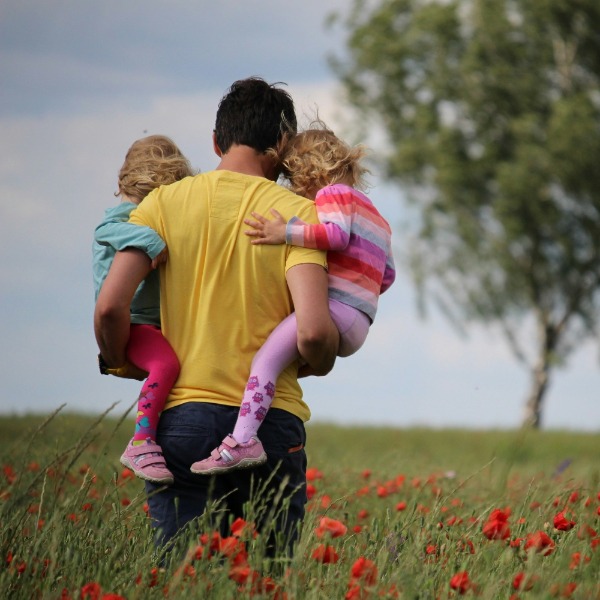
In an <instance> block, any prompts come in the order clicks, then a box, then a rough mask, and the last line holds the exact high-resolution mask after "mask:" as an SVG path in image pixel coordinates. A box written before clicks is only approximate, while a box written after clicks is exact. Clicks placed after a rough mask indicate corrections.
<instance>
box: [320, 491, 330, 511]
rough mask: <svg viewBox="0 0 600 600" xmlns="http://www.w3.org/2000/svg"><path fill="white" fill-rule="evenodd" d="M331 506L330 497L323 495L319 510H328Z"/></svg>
mask: <svg viewBox="0 0 600 600" xmlns="http://www.w3.org/2000/svg"><path fill="white" fill-rule="evenodd" d="M330 506H331V496H330V495H329V494H323V496H322V497H321V508H329V507H330Z"/></svg>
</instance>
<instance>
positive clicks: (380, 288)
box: [191, 121, 395, 475]
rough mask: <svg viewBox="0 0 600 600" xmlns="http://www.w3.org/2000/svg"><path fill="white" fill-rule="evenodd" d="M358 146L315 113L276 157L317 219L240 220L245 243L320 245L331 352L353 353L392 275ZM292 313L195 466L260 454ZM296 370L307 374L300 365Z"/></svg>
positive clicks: (292, 338) (220, 468)
mask: <svg viewBox="0 0 600 600" xmlns="http://www.w3.org/2000/svg"><path fill="white" fill-rule="evenodd" d="M364 154H365V150H364V148H363V147H362V146H356V147H351V146H348V145H347V144H346V143H344V142H343V141H342V140H340V139H339V138H338V137H337V136H336V135H335V134H334V133H333V132H332V131H331V130H329V129H328V128H327V127H326V126H325V125H324V124H323V123H322V122H321V121H317V122H316V123H314V124H313V125H312V126H311V127H310V128H309V129H307V130H306V131H304V132H301V133H299V134H297V135H296V136H295V137H293V138H292V139H291V140H290V141H289V142H288V143H287V144H286V146H285V148H284V149H283V151H282V152H281V154H280V155H279V158H280V159H281V163H282V167H283V174H284V176H285V177H286V178H287V179H288V180H289V182H290V187H291V189H292V190H293V191H294V192H296V193H297V194H300V195H302V196H305V197H307V198H310V199H312V200H314V202H315V206H316V209H317V214H318V216H319V221H320V223H319V224H315V225H311V224H307V223H305V222H303V221H301V220H300V219H298V218H297V217H293V218H292V219H290V221H288V222H287V223H286V221H285V220H284V219H283V217H282V216H281V214H280V213H279V212H277V211H276V210H274V209H272V210H271V212H272V215H273V219H271V220H269V219H266V218H265V217H264V216H262V215H260V214H258V213H252V216H253V218H254V220H252V219H246V220H245V221H244V222H245V223H246V224H247V225H249V226H250V227H251V228H252V229H251V230H249V231H246V235H248V236H251V237H252V238H253V240H252V244H290V245H295V246H303V247H306V248H318V249H321V250H327V251H328V255H327V262H328V279H329V309H330V312H331V318H332V319H333V322H334V323H335V325H336V327H337V328H338V330H339V332H340V345H339V351H338V356H350V355H351V354H354V353H355V352H356V351H357V350H358V349H359V348H360V347H361V346H362V345H363V343H364V341H365V339H366V337H367V334H368V332H369V327H370V326H371V324H372V323H373V321H374V319H375V315H376V312H377V303H378V299H379V296H380V294H382V293H383V292H385V291H386V290H387V289H388V288H389V287H390V286H391V285H392V283H393V282H394V279H395V269H394V259H393V256H392V246H391V229H390V226H389V224H388V223H387V221H386V220H385V219H384V218H383V217H382V216H381V215H380V214H379V211H378V210H377V209H376V208H375V206H374V205H373V203H372V202H371V201H370V200H369V198H367V196H366V195H365V194H364V193H362V192H361V191H359V188H361V187H363V185H364V176H365V174H366V172H367V170H366V169H365V168H364V167H363V166H362V165H361V159H362V158H363V157H364ZM298 359H299V354H298V350H297V345H296V320H295V316H294V314H293V313H292V314H291V315H290V316H289V317H287V318H286V319H285V320H284V321H282V322H281V323H280V324H279V325H278V326H277V327H276V328H275V329H274V330H273V332H272V333H271V335H270V336H269V338H268V340H267V341H266V342H265V344H264V345H263V346H262V348H261V349H260V350H259V351H258V352H257V354H256V356H255V357H254V360H253V362H252V367H251V374H250V378H249V379H248V383H247V386H246V390H245V392H244V397H243V399H242V403H241V406H240V412H239V415H238V419H237V422H236V425H235V428H234V430H233V432H232V434H231V435H229V436H227V437H226V438H225V439H224V440H223V442H222V444H221V445H220V446H219V447H218V448H216V449H215V450H213V452H212V454H211V456H210V457H208V458H206V459H204V460H201V461H199V462H196V463H194V464H193V465H192V469H191V470H192V471H193V472H194V473H200V474H206V475H210V474H215V473H223V472H226V471H228V470H231V469H235V468H241V467H253V466H256V465H258V464H261V463H263V462H265V461H266V454H265V452H264V450H263V448H262V444H261V442H260V440H259V439H258V437H257V435H256V434H257V432H258V428H259V426H260V424H261V422H262V421H263V419H264V418H265V415H266V413H267V410H268V409H269V407H270V405H271V402H272V400H273V398H274V396H275V383H276V381H277V378H278V376H279V374H280V373H281V371H282V370H283V369H284V368H285V367H287V365H289V364H290V363H291V362H292V361H294V360H298ZM299 374H300V375H302V376H305V375H310V374H311V373H310V372H309V371H308V370H307V367H306V366H305V367H301V368H300V372H299Z"/></svg>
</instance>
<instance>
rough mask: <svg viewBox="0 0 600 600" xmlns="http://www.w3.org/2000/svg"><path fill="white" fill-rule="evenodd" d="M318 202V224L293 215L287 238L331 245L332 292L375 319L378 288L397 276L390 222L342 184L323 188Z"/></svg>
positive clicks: (307, 244) (289, 241)
mask: <svg viewBox="0 0 600 600" xmlns="http://www.w3.org/2000/svg"><path fill="white" fill-rule="evenodd" d="M315 206H316V209H317V214H318V216H319V221H320V224H317V225H311V224H307V223H305V222H304V221H302V220H300V219H299V218H297V217H292V218H291V219H290V220H289V221H288V224H287V228H286V243H287V244H290V245H293V246H303V247H304V248H318V249H320V250H327V251H328V254H327V263H328V265H329V297H330V298H333V299H335V300H339V301H340V302H343V303H344V304H348V305H349V306H353V307H354V308H357V309H358V310H361V311H362V312H364V313H365V314H366V315H367V316H368V317H369V318H370V319H371V322H373V320H374V319H375V314H376V313H377V302H378V300H379V296H380V294H382V293H383V292H385V291H386V290H387V289H388V288H389V287H390V286H391V285H392V283H394V279H395V278H396V271H395V269H394V258H393V256H392V242H391V236H392V232H391V229H390V226H389V224H388V222H387V221H386V220H385V219H384V218H383V217H382V216H381V215H380V214H379V211H378V210H377V209H376V208H375V206H373V203H372V202H371V201H370V200H369V199H368V198H367V197H366V196H365V195H364V194H363V193H361V192H359V191H358V190H355V189H354V188H352V187H350V186H347V185H344V184H340V183H338V184H335V185H329V186H327V187H324V188H323V189H321V190H319V192H318V193H317V196H316V198H315Z"/></svg>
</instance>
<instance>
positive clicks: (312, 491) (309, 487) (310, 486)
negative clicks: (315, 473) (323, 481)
mask: <svg viewBox="0 0 600 600" xmlns="http://www.w3.org/2000/svg"><path fill="white" fill-rule="evenodd" d="M316 493H317V488H316V487H315V486H314V485H313V484H312V483H308V484H307V485H306V498H307V500H310V499H311V498H312V497H313V496H314V495H315V494H316Z"/></svg>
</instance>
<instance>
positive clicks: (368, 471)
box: [361, 469, 371, 479]
mask: <svg viewBox="0 0 600 600" xmlns="http://www.w3.org/2000/svg"><path fill="white" fill-rule="evenodd" d="M361 477H362V478H363V479H369V477H371V469H365V470H364V471H363V472H362V473H361Z"/></svg>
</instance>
